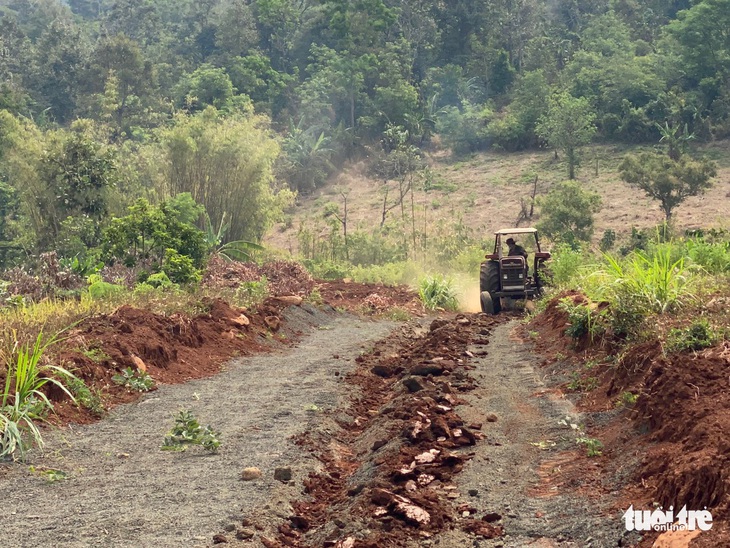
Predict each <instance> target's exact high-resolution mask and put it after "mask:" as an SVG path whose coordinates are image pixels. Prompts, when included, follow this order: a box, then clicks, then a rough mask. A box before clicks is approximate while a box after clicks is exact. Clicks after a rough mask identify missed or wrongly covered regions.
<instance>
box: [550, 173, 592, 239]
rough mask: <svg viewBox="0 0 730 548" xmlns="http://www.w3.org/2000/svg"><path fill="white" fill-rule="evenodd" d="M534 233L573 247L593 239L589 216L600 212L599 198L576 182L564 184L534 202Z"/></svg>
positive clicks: (556, 186) (558, 185) (590, 217)
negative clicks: (537, 212)
mask: <svg viewBox="0 0 730 548" xmlns="http://www.w3.org/2000/svg"><path fill="white" fill-rule="evenodd" d="M538 204H539V206H540V221H539V222H538V223H537V229H538V230H539V231H540V232H542V233H543V234H545V235H546V236H548V237H549V238H551V239H553V240H554V241H558V242H565V243H567V244H569V245H570V246H572V247H574V248H575V247H577V246H578V245H579V244H580V242H588V241H590V239H591V237H592V236H593V215H594V213H598V211H600V209H601V197H600V196H599V195H598V194H596V193H595V192H590V191H587V190H585V189H583V187H581V185H580V184H579V183H577V182H576V181H565V182H563V183H559V184H557V185H555V186H554V187H553V188H551V189H550V192H548V194H547V195H546V196H544V197H542V198H540V199H539V200H538Z"/></svg>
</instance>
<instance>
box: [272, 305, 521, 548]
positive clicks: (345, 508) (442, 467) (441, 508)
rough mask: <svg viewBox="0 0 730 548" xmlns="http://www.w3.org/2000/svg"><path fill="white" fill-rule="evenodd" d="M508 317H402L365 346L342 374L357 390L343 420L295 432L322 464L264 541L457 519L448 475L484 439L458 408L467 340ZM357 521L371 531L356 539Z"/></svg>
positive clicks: (336, 537)
mask: <svg viewBox="0 0 730 548" xmlns="http://www.w3.org/2000/svg"><path fill="white" fill-rule="evenodd" d="M507 319H508V317H507V316H506V315H503V316H499V317H493V316H485V315H468V316H464V315H458V316H457V317H456V318H452V319H451V320H445V319H437V320H434V321H433V322H432V324H431V326H430V329H429V330H428V331H427V332H426V333H425V334H424V333H419V332H416V331H414V330H413V329H412V328H410V327H404V328H402V329H401V330H399V331H396V332H395V333H393V334H392V335H391V336H390V337H388V338H387V339H385V340H384V341H381V342H380V343H379V344H378V347H377V348H376V349H375V350H373V351H371V352H370V353H368V354H365V355H362V356H360V357H359V358H358V359H357V364H358V365H357V368H356V370H355V371H353V372H352V373H350V374H349V375H348V376H347V377H346V380H347V382H349V383H350V384H353V385H355V386H357V387H358V388H359V395H358V396H356V397H355V398H354V399H353V400H352V402H351V404H350V406H349V408H348V409H347V410H346V415H345V416H346V418H339V419H338V423H339V425H340V427H341V429H340V430H339V431H338V432H336V433H318V434H311V433H305V434H304V435H302V436H300V437H299V438H298V439H297V442H298V443H299V444H301V445H303V446H304V447H307V448H308V449H309V450H310V451H311V452H312V453H313V454H314V455H315V456H316V457H317V458H318V459H319V460H320V461H321V462H322V464H323V472H322V473H319V474H313V475H312V476H311V477H310V478H309V480H308V481H306V482H305V492H306V493H307V494H308V495H309V498H308V499H306V500H300V501H297V502H295V503H294V509H295V512H296V514H295V515H293V516H291V517H290V524H284V525H282V526H281V527H280V528H279V533H280V534H279V536H278V538H277V539H276V540H271V539H266V540H265V541H264V544H265V545H267V546H297V547H305V546H334V547H338V546H339V547H345V546H348V547H356V548H371V547H372V548H374V547H380V546H393V547H395V546H404V545H405V544H406V543H408V542H409V539H413V538H428V537H430V536H432V535H433V534H434V533H435V532H437V531H440V530H442V529H444V528H447V527H452V526H454V522H455V516H456V515H457V514H459V515H462V514H463V513H464V512H466V511H469V509H468V508H462V506H464V505H463V504H462V505H460V506H458V508H457V505H456V503H453V502H452V501H451V500H450V498H449V496H448V495H449V493H451V489H453V488H454V487H453V486H452V485H451V482H450V480H451V478H452V477H453V476H454V475H455V474H458V473H459V472H460V471H461V470H462V468H463V466H464V463H465V462H466V461H467V460H468V459H469V458H471V455H472V454H473V453H469V452H464V451H463V450H462V451H457V450H458V449H463V448H465V447H469V446H473V445H474V444H476V443H477V441H478V440H480V439H483V434H482V433H481V428H482V425H481V424H468V425H467V424H465V423H464V421H463V420H462V419H461V417H460V416H459V415H458V414H457V413H456V412H455V411H454V406H455V405H457V404H459V403H460V402H461V400H460V398H459V392H464V391H468V390H471V389H473V388H474V383H473V380H472V379H471V378H470V376H469V375H468V370H469V369H470V368H471V366H469V365H468V361H469V358H470V354H468V353H467V351H466V349H467V345H468V344H470V343H472V342H477V340H479V341H483V340H484V339H480V336H482V335H487V334H488V333H489V331H490V330H491V327H493V326H494V325H496V324H498V323H500V322H503V321H507ZM338 416H340V415H338ZM340 417H341V416H340ZM467 506H468V505H467ZM475 517H476V516H475ZM460 523H461V525H462V526H463V527H465V530H468V531H469V532H473V533H475V534H478V535H481V536H482V537H485V538H493V537H498V536H501V534H502V533H503V532H502V529H501V527H498V526H492V525H491V524H489V523H488V521H484V520H479V519H471V520H466V521H462V522H460ZM357 524H361V525H357ZM352 528H356V529H355V530H357V531H360V532H362V531H364V530H366V529H367V530H369V531H371V532H370V533H369V534H368V536H367V537H366V538H364V539H362V538H357V539H356V538H355V536H351V535H350V532H351V530H352ZM262 540H263V539H262Z"/></svg>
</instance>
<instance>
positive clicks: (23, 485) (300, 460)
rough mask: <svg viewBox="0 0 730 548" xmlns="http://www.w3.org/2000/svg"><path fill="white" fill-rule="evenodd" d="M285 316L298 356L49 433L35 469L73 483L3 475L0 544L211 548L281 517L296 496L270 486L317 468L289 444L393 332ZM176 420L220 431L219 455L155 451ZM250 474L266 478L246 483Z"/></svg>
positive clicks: (24, 471)
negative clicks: (260, 516) (262, 518)
mask: <svg viewBox="0 0 730 548" xmlns="http://www.w3.org/2000/svg"><path fill="white" fill-rule="evenodd" d="M286 314H287V320H288V325H290V326H299V327H301V329H302V330H305V329H306V330H308V331H309V332H310V333H311V334H310V335H309V336H308V337H306V338H305V339H304V340H303V341H302V342H301V344H300V345H299V346H298V347H296V348H294V349H291V350H283V351H275V352H274V353H272V354H269V355H265V356H257V357H252V358H246V359H239V360H234V361H233V362H231V363H230V364H229V365H228V366H227V367H226V368H225V370H224V371H223V372H222V373H220V374H218V375H215V376H213V377H210V378H206V379H200V380H194V381H191V382H188V383H185V384H178V385H163V386H160V388H159V389H158V390H157V391H155V392H153V393H150V394H148V395H146V396H144V397H143V398H142V399H141V400H139V401H138V402H136V403H132V404H126V405H121V406H118V407H116V408H115V409H114V410H113V411H112V412H111V413H110V415H109V416H108V417H107V418H105V419H104V420H102V421H100V422H97V423H95V424H90V425H83V426H73V427H69V428H68V429H64V430H59V431H54V432H51V433H49V435H48V436H47V446H46V454H45V456H38V455H36V456H34V457H32V458H31V461H30V462H29V463H28V464H29V465H31V466H33V467H34V468H35V470H36V471H42V470H45V469H49V468H50V469H58V470H62V471H63V472H65V473H66V474H67V475H68V477H67V479H65V480H62V481H55V482H53V483H49V482H48V481H47V479H46V478H47V475H45V474H42V473H33V472H31V471H30V469H29V467H27V466H19V465H10V464H5V465H0V478H1V486H2V498H3V500H4V501H5V503H6V508H8V509H11V510H9V511H10V515H7V516H6V517H5V519H4V520H3V526H2V528H0V545H1V546H16V547H23V546H28V547H36V546H68V547H73V546H130V547H132V546H135V547H138V546H160V547H162V546H205V545H208V544H210V539H211V538H212V536H213V534H214V533H215V532H216V531H217V530H219V529H221V528H226V527H228V526H230V525H231V524H234V523H235V524H238V525H240V524H241V523H242V520H243V519H244V518H246V517H247V516H248V515H250V514H251V513H252V512H253V511H254V510H258V511H262V510H263V511H265V512H269V513H270V516H269V519H270V521H273V520H274V519H275V516H276V514H277V513H279V514H281V516H280V517H279V518H278V519H281V518H283V517H286V515H288V513H287V505H286V501H287V500H289V499H291V498H294V496H295V494H296V491H297V489H296V488H295V487H293V485H285V484H284V483H282V482H279V481H276V480H274V478H273V473H274V469H275V468H276V467H289V468H291V469H292V471H293V475H294V481H296V482H299V481H301V478H302V477H303V476H306V474H307V473H308V472H309V471H311V470H313V469H314V467H315V464H316V463H315V462H314V461H313V459H312V458H311V457H310V456H309V455H308V454H307V453H306V452H305V451H303V450H302V449H300V448H298V447H297V446H296V445H295V444H294V443H292V441H291V438H292V436H294V435H295V434H299V433H301V432H302V431H305V430H307V429H309V428H310V427H312V425H314V424H316V423H319V422H320V416H321V413H322V411H323V410H327V409H331V408H335V407H337V405H338V404H339V403H340V398H341V395H342V393H343V390H342V387H341V384H342V377H343V375H344V374H345V373H346V372H347V371H349V370H350V369H352V368H353V366H354V363H355V362H354V360H355V358H356V357H357V356H358V355H359V354H360V352H361V351H363V350H364V348H363V345H366V346H367V345H368V344H372V341H374V340H377V339H379V338H382V337H383V336H385V335H386V334H387V332H388V331H389V330H390V329H391V328H392V324H390V323H387V322H377V323H376V322H370V321H367V320H362V319H358V318H355V317H353V316H349V315H336V314H325V313H322V312H320V311H317V310H316V309H314V308H311V307H303V308H302V307H292V308H290V309H289V310H288V311H287V312H286ZM180 409H189V410H191V411H192V412H193V413H194V414H195V415H196V417H198V418H199V419H200V422H201V423H202V424H210V425H211V426H212V427H213V428H214V429H215V430H218V431H220V432H221V440H222V442H223V445H222V447H221V449H220V451H219V453H218V454H213V455H206V454H203V451H202V450H201V451H199V450H196V449H195V448H193V449H190V450H189V451H187V452H185V453H170V452H163V451H161V450H160V445H161V443H162V440H163V437H164V435H165V433H166V432H167V431H168V430H169V429H170V427H171V426H172V423H173V415H174V414H176V413H177V412H178V410H180ZM249 466H250V467H257V468H259V469H260V470H261V472H262V477H261V479H258V480H254V481H251V482H243V481H241V479H240V476H241V471H242V469H243V468H244V467H249Z"/></svg>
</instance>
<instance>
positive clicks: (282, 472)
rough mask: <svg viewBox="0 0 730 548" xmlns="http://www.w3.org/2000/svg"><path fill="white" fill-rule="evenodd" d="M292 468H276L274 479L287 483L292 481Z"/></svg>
mask: <svg viewBox="0 0 730 548" xmlns="http://www.w3.org/2000/svg"><path fill="white" fill-rule="evenodd" d="M291 477H292V474H291V468H276V469H275V470H274V479H275V480H278V481H281V482H284V483H286V482H287V481H291Z"/></svg>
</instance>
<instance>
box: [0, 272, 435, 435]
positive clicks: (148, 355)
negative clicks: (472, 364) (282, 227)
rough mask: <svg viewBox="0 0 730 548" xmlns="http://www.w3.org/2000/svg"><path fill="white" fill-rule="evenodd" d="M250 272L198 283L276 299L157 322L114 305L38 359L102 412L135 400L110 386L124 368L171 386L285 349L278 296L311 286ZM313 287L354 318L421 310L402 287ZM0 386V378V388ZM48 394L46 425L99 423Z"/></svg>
mask: <svg viewBox="0 0 730 548" xmlns="http://www.w3.org/2000/svg"><path fill="white" fill-rule="evenodd" d="M254 266H256V265H253V266H252V265H249V264H244V263H223V262H219V263H216V262H215V261H214V262H213V264H212V265H211V269H210V270H209V271H208V273H207V274H206V283H207V284H209V287H234V286H235V285H237V284H240V283H241V281H245V280H246V279H248V278H251V280H257V279H259V277H260V276H261V275H266V276H267V279H268V280H269V291H271V292H272V293H273V294H274V295H278V296H281V297H272V298H268V299H266V300H265V301H264V302H263V303H262V304H261V305H259V306H258V307H256V310H255V311H247V310H245V309H241V308H235V307H232V306H230V305H229V304H227V303H226V302H224V301H223V300H221V299H209V300H207V301H205V302H204V303H203V304H204V305H205V306H206V308H207V309H208V310H207V312H206V313H205V314H201V315H198V316H195V317H189V316H187V315H185V314H172V315H169V316H164V315H160V314H154V313H152V312H150V311H147V310H141V309H138V308H134V307H131V306H121V307H120V308H118V309H117V310H116V311H114V312H113V313H111V314H105V315H99V316H93V317H90V318H87V319H85V320H84V321H82V322H81V323H80V324H79V325H78V326H76V327H75V328H74V329H72V330H71V331H70V332H69V333H68V334H67V336H66V338H65V339H64V341H63V344H59V345H56V346H53V347H51V348H50V349H49V351H48V355H47V356H46V359H47V360H51V361H53V362H54V363H57V364H59V365H62V366H63V367H65V368H67V369H69V370H71V371H73V372H74V374H75V375H77V376H78V377H79V378H81V379H82V380H83V381H84V382H85V383H86V384H87V386H89V387H90V388H91V389H92V390H94V391H97V393H99V394H100V396H101V399H102V402H103V405H104V407H105V408H107V409H109V408H111V407H113V406H114V405H117V404H119V403H126V402H130V401H134V400H136V399H138V398H139V397H140V393H139V392H135V391H131V390H129V389H127V388H124V387H122V386H119V385H118V384H116V383H115V382H113V381H112V377H113V376H114V375H116V374H119V373H121V372H122V371H123V370H124V369H125V368H127V367H130V368H132V370H137V369H140V368H143V369H145V370H146V372H147V373H148V374H149V375H150V377H152V379H153V380H154V381H155V383H162V384H175V383H181V382H186V381H188V380H191V379H197V378H202V377H208V376H211V375H214V374H216V373H217V372H218V371H220V368H221V366H222V365H223V364H224V363H225V362H226V361H228V360H229V359H231V358H232V357H234V356H246V355H250V354H253V353H257V352H265V351H267V350H268V349H269V348H270V347H271V342H272V341H278V342H283V343H286V344H290V343H291V342H292V341H294V340H296V339H297V337H298V336H299V335H301V333H295V332H289V330H288V328H287V326H286V319H285V316H283V315H282V311H283V310H284V309H285V308H286V307H287V306H290V305H291V302H290V301H287V300H286V298H285V297H283V296H285V295H294V294H298V295H299V297H298V298H299V301H301V298H300V297H301V295H307V294H309V293H310V292H311V290H312V289H313V288H314V287H315V282H314V280H312V278H311V277H310V276H309V274H308V273H307V272H306V271H305V270H303V269H302V268H301V267H300V266H299V265H297V264H296V263H288V262H284V261H279V262H276V263H272V264H269V265H266V266H265V267H256V269H254V268H253V267H254ZM257 269H258V270H257ZM244 271H246V272H248V271H250V272H249V274H246V272H244ZM262 273H263V274H262ZM236 275H240V276H242V278H236V277H235V276H236ZM231 284H232V285H231ZM317 287H318V288H319V290H320V292H321V295H322V297H323V301H324V304H325V305H326V304H329V305H330V306H333V307H334V306H336V307H340V308H344V309H347V310H352V311H355V312H359V313H368V314H378V313H384V312H386V311H387V310H388V309H389V308H391V307H399V308H402V309H407V310H412V311H413V313H418V312H422V310H423V308H422V307H421V305H420V302H419V301H418V297H417V296H416V295H415V294H414V293H413V292H412V291H410V290H408V289H407V288H405V287H388V286H381V285H375V284H356V283H348V284H343V283H340V282H318V284H317ZM343 287H344V288H345V290H346V291H345V292H344V293H343V292H342V291H341V289H342V288H343ZM294 301H295V302H296V301H297V298H295V299H294ZM279 330H281V333H280V332H279ZM284 333H285V336H280V334H284ZM90 350H91V351H92V352H89V351H90ZM92 358H96V359H92ZM4 382H5V379H4V378H0V383H3V384H4ZM49 396H50V399H51V400H52V401H53V402H54V407H55V414H54V415H53V416H52V417H50V420H51V422H53V423H55V424H59V425H61V424H67V423H69V422H76V423H88V422H93V421H94V420H97V419H98V418H99V415H98V414H95V413H93V412H92V411H90V410H89V409H85V408H83V407H81V406H78V405H75V404H73V403H72V402H71V401H70V400H69V399H68V397H67V396H66V395H65V394H64V393H63V392H62V391H61V390H60V389H57V388H55V387H52V388H51V389H50V390H49Z"/></svg>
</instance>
